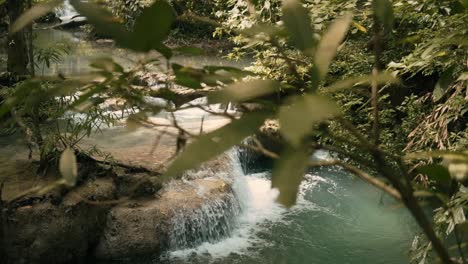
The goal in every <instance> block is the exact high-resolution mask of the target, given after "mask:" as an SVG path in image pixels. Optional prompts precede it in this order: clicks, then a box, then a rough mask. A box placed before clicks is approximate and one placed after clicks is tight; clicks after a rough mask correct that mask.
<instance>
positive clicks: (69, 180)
mask: <svg viewBox="0 0 468 264" xmlns="http://www.w3.org/2000/svg"><path fill="white" fill-rule="evenodd" d="M59 171H60V174H62V177H63V179H64V180H65V184H66V185H68V186H75V184H76V179H77V177H78V165H77V163H76V156H75V153H74V152H73V150H71V149H70V148H67V149H65V150H64V151H63V152H62V155H61V156H60V161H59Z"/></svg>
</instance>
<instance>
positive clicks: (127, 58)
mask: <svg viewBox="0 0 468 264" xmlns="http://www.w3.org/2000/svg"><path fill="white" fill-rule="evenodd" d="M34 33H35V39H34V46H35V49H36V51H37V52H36V54H37V53H39V52H40V50H47V49H53V48H54V47H56V46H57V45H58V44H60V43H62V44H63V45H66V46H69V47H70V52H69V53H68V54H63V55H62V57H61V59H60V60H59V61H58V62H53V63H52V64H51V65H50V68H46V67H43V64H41V65H37V67H36V70H37V73H38V74H42V73H44V74H45V75H57V74H59V73H61V74H64V75H73V74H80V73H86V72H88V71H90V70H91V69H92V68H91V67H90V66H89V65H90V63H91V62H92V61H93V60H95V59H97V58H101V57H112V58H113V59H114V60H115V61H116V62H117V63H119V64H121V65H122V66H124V68H128V67H131V66H132V65H134V64H135V63H137V62H138V61H141V60H144V59H148V54H137V53H134V52H131V51H128V50H125V49H121V48H118V47H116V45H115V44H114V43H113V42H112V41H110V40H98V41H91V40H89V39H86V37H85V34H84V33H83V32H81V31H64V30H59V29H37V30H35V32H34ZM5 42H6V39H0V45H1V48H0V62H1V61H2V60H4V61H5V62H6V55H5V54H6V50H5V45H6V43H5ZM150 55H151V56H154V57H160V56H159V55H158V54H150ZM171 62H175V63H179V64H182V65H186V66H192V67H201V66H202V65H216V66H236V67H244V66H247V62H233V61H227V60H225V59H222V58H221V56H176V57H175V58H173V59H172V60H171ZM36 63H37V61H36ZM165 67H166V63H165V62H164V61H162V62H161V68H160V70H165ZM4 70H6V63H1V64H0V71H4ZM155 70H158V68H155Z"/></svg>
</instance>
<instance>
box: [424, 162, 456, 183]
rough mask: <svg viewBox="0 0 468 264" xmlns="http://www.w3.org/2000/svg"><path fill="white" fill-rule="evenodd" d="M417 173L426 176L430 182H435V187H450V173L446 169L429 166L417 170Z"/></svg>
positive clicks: (433, 165)
mask: <svg viewBox="0 0 468 264" xmlns="http://www.w3.org/2000/svg"><path fill="white" fill-rule="evenodd" d="M418 172H419V173H422V174H424V175H426V176H427V177H428V178H429V179H430V180H432V181H435V182H436V183H437V185H439V186H441V187H444V188H448V187H449V186H450V180H451V177H450V173H449V171H448V169H447V168H446V167H444V166H442V165H439V164H430V165H425V166H421V167H419V168H418Z"/></svg>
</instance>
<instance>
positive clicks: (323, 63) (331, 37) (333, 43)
mask: <svg viewBox="0 0 468 264" xmlns="http://www.w3.org/2000/svg"><path fill="white" fill-rule="evenodd" d="M351 20H352V15H350V14H348V15H345V16H343V17H341V18H338V19H336V20H335V21H334V22H333V24H331V26H330V27H329V28H328V31H327V32H326V33H325V34H324V35H323V37H322V39H321V40H320V43H319V45H318V47H317V51H316V52H315V65H316V67H317V68H318V70H319V72H320V76H321V77H322V78H323V76H325V75H326V74H327V72H328V67H329V65H330V63H331V61H332V60H333V57H335V54H336V52H337V50H338V47H339V46H340V44H341V42H342V41H343V39H344V38H345V36H346V33H347V32H348V29H349V25H350V24H351Z"/></svg>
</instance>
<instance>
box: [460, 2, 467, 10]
mask: <svg viewBox="0 0 468 264" xmlns="http://www.w3.org/2000/svg"><path fill="white" fill-rule="evenodd" d="M459 2H460V3H461V4H462V5H463V7H464V8H465V9H468V0H459Z"/></svg>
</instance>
